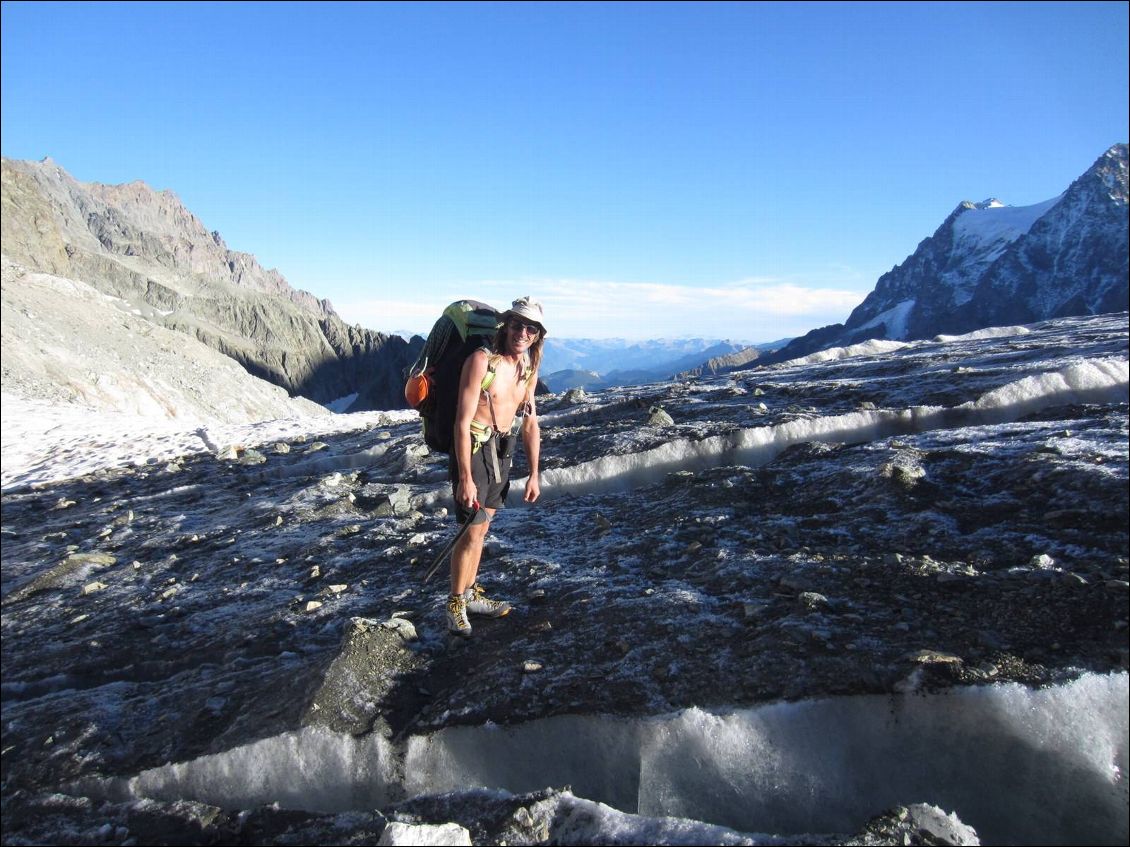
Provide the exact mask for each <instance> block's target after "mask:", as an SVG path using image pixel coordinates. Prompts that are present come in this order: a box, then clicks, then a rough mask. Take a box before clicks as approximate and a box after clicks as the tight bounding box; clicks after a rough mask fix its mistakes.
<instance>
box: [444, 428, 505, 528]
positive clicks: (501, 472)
mask: <svg viewBox="0 0 1130 847" xmlns="http://www.w3.org/2000/svg"><path fill="white" fill-rule="evenodd" d="M515 441H517V438H516V436H513V435H495V436H494V437H493V438H491V440H490V441H488V442H487V443H486V444H484V445H483V446H482V447H480V448H479V449H478V450H476V451H475V452H474V453H472V454H471V478H472V479H474V481H475V490H476V492H477V494H478V498H479V505H480V506H482V507H483V508H485V509H502V508H505V505H506V495H507V493H508V492H509V491H510V463H511V462H512V461H513V459H514V442H515ZM488 450H493V451H495V455H496V456H497V457H498V476H499V478H498V479H492V477H493V476H494V469H493V467H492V463H491V461H490V455H489V454H488V453H487V451H488ZM447 471H448V478H449V479H450V480H451V493H452V496H454V497H455V517H456V519H457V520H458V521H459V523H464V522H466V520H467V518H469V517H470V516H471V510H470V509H465V508H463V506H462V504H461V503H460V502H459V460H458V459H456V458H455V455H454V454H452V455H451V457H450V460H449V462H448V466H447Z"/></svg>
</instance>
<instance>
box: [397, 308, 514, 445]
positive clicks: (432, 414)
mask: <svg viewBox="0 0 1130 847" xmlns="http://www.w3.org/2000/svg"><path fill="white" fill-rule="evenodd" d="M500 323H501V315H500V313H499V312H498V311H497V310H495V309H494V308H492V307H491V306H488V305H487V304H486V303H480V302H478V301H477V300H456V301H455V302H454V303H452V304H451V305H449V306H448V307H447V308H446V309H444V310H443V314H442V315H440V317H439V320H437V321H436V322H435V326H433V327H432V331H431V332H430V333H428V340H427V341H426V342H425V343H424V349H423V350H422V351H421V353H420V356H419V357H418V358H417V359H416V363H415V364H414V365H412V367H411V368H410V369H409V371H408V381H407V382H406V383H405V386H404V399H405V400H407V401H408V405H409V406H411V407H412V408H413V409H415V410H416V411H418V412H419V413H420V420H421V421H422V422H423V425H424V442H425V443H426V444H427V445H428V447H429V448H430V449H432V450H435V451H437V452H439V453H450V452H451V448H452V442H453V440H454V431H455V412H456V407H457V406H458V404H459V379H460V377H461V376H462V373H463V363H464V362H465V361H467V357H468V356H470V355H471V354H472V353H474V352H475V351H476V350H479V349H481V348H483V347H487V348H489V347H490V345H491V341H492V340H493V339H494V335H495V333H496V332H497V331H498V327H499V324H500Z"/></svg>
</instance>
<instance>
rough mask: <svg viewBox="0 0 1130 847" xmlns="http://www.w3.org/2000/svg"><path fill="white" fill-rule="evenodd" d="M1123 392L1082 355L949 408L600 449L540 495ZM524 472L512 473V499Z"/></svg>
mask: <svg viewBox="0 0 1130 847" xmlns="http://www.w3.org/2000/svg"><path fill="white" fill-rule="evenodd" d="M1128 396H1130V367H1128V364H1127V362H1126V361H1125V360H1120V359H1107V360H1087V361H1081V362H1076V363H1072V364H1070V365H1067V366H1065V367H1063V368H1061V369H1059V370H1056V371H1050V372H1047V373H1043V374H1039V375H1035V376H1028V377H1024V378H1022V379H1019V380H1016V381H1015V382H1011V383H1008V384H1006V385H1003V386H1001V387H1000V388H996V389H993V390H991V391H988V392H986V393H985V394H983V395H982V396H981V397H979V398H977V399H976V400H973V401H970V402H967V403H962V404H960V405H958V406H955V407H952V408H945V407H940V406H915V407H911V408H908V409H898V410H864V411H858V412H850V413H848V414H844V415H829V416H825V417H816V418H812V419H803V418H801V419H796V420H792V421H787V422H785V423H781V424H776V425H773V426H764V427H753V428H747V429H742V430H738V431H736V432H734V433H730V434H727V435H719V436H712V437H709V438H704V439H701V440H697V441H693V440H689V439H674V440H672V441H670V442H668V443H666V444H663V445H661V446H659V447H655V448H652V449H650V450H645V451H641V452H637V453H628V454H624V455H618V456H604V457H601V458H599V459H596V460H593V461H590V462H583V463H580V464H577V465H573V466H571V467H567V468H559V469H554V470H547V471H544V472H542V474H541V486H542V495H543V496H544V497H550V498H552V497H554V496H558V495H561V494H572V495H580V494H591V493H594V492H601V491H612V490H623V489H626V488H633V487H637V486H642V485H646V484H651V483H655V482H659V481H661V480H662V479H663V478H664V477H665V476H666V475H667V474H669V473H673V472H677V471H680V470H692V471H693V470H699V469H701V468H707V467H714V466H719V465H722V464H744V465H749V466H751V467H757V466H759V465H763V464H765V463H767V462H770V461H772V460H773V459H774V458H775V457H776V456H778V455H780V453H781V452H782V451H784V450H785V449H786V448H788V447H790V446H792V445H795V444H802V443H804V442H809V441H820V442H843V443H847V444H857V443H864V442H868V441H874V440H876V439H879V438H885V437H890V436H892V435H904V434H909V433H922V432H928V431H930V430H934V429H944V428H947V429H948V428H956V427H962V426H972V425H987V424H1002V423H1008V422H1011V421H1015V420H1018V419H1020V418H1022V417H1024V416H1025V415H1030V414H1033V413H1035V412H1038V411H1040V410H1041V409H1045V408H1050V407H1053V406H1058V405H1062V404H1065V403H1121V402H1126V400H1127V398H1128ZM524 482H525V480H516V481H515V484H514V486H513V488H512V491H515V492H518V493H517V494H512V495H511V497H512V500H513V503H514V504H517V503H518V502H520V496H521V495H520V492H521V490H522V485H523V483H524Z"/></svg>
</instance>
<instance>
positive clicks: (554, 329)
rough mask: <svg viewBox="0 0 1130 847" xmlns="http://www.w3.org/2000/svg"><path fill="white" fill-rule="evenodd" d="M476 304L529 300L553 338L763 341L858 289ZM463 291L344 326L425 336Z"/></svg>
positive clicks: (580, 292) (356, 315)
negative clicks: (541, 309)
mask: <svg viewBox="0 0 1130 847" xmlns="http://www.w3.org/2000/svg"><path fill="white" fill-rule="evenodd" d="M465 291H473V292H474V296H475V297H476V298H478V299H481V300H484V301H486V302H488V303H491V304H492V305H494V306H495V307H497V308H500V309H501V308H505V307H506V306H508V305H509V303H510V301H511V300H512V299H514V298H515V297H520V296H522V295H525V294H529V295H531V296H533V297H535V298H537V299H539V300H541V302H542V303H543V304H544V306H545V311H546V324H547V325H548V326H549V328H550V332H551V333H553V334H554V335H556V336H558V337H585V338H604V337H629V338H646V337H652V338H659V337H673V336H687V335H694V336H703V337H710V338H735V339H743V340H750V341H769V340H775V339H778V338H782V337H787V336H793V335H801V334H803V333H805V332H807V331H808V330H810V329H814V328H816V327H818V326H824V325H826V324H829V323H835V322H839V321H843V320H844V319H845V318H846V317H847V316H848V314H849V313H850V311H851V310H852V309H853V308H854V307H855V306H857V305H858V304H859V303H860V302H861V301H862V300H863V298H864V297H865V296H866V293H867V292H866V291H865V290H859V289H844V288H837V287H833V286H831V285H823V286H821V285H805V284H803V283H800V282H796V281H790V280H784V279H780V278H772V277H760V278H747V279H742V280H737V281H735V282H733V283H728V284H722V285H714V286H701V287H699V286H690V285H671V284H663V283H652V282H617V281H608V280H578V279H527V280H485V281H482V282H479V283H474V284H472V285H468V286H466V288H465ZM462 296H468V295H467V294H466V293H459V292H456V291H454V290H449V291H448V292H447V293H446V294H442V293H440V294H438V295H437V294H436V293H430V294H429V295H428V299H427V300H426V301H424V300H421V299H418V298H413V299H407V298H404V299H397V298H382V299H373V300H365V301H359V302H353V303H349V304H342V306H341V307H339V311H340V312H341V313H342V314H343V315H344V316H345V317H346V319H347V320H349V321H351V322H359V323H361V324H362V325H363V326H367V327H370V328H373V329H381V330H386V331H390V330H402V329H412V330H416V331H420V332H426V331H427V330H428V329H430V327H431V324H432V322H433V321H434V320H435V318H436V316H437V315H438V314H439V312H440V310H442V308H443V306H444V305H446V304H447V303H448V302H450V301H451V300H455V299H458V298H459V297H462Z"/></svg>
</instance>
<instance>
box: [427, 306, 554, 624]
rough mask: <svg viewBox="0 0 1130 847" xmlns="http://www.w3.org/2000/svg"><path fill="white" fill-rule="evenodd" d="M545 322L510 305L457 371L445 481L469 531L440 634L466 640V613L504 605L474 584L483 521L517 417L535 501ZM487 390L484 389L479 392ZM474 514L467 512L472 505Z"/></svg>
mask: <svg viewBox="0 0 1130 847" xmlns="http://www.w3.org/2000/svg"><path fill="white" fill-rule="evenodd" d="M544 342H545V322H544V316H543V313H542V307H541V304H540V303H538V302H537V301H536V300H532V299H530V298H529V297H522V298H519V299H518V300H515V301H514V303H513V304H512V305H511V307H510V309H509V310H508V311H506V312H505V313H504V314H503V315H502V325H501V326H500V327H499V328H498V332H497V333H496V334H495V337H494V341H493V343H492V344H491V350H490V351H488V350H487V349H486V348H483V349H481V350H476V351H475V352H474V353H472V354H471V355H470V356H469V357H468V358H467V361H466V362H465V363H464V364H463V373H462V376H461V377H460V380H459V405H458V408H457V410H456V413H455V442H454V447H453V449H452V452H451V464H450V475H451V483H452V493H453V494H454V495H455V514H456V518H457V519H458V520H459V522H460V523H465V522H466V521H467V520H468V519H470V518H471V515H472V514H474V518H473V519H472V522H471V526H470V527H469V528H468V530H467V532H466V533H465V534H464V535H463V537H462V538H461V539H460V540H459V543H458V544H456V545H455V549H454V550H453V551H452V553H451V595H450V596H449V597H448V599H447V628H448V630H449V631H450V632H453V633H455V634H456V635H461V636H463V637H465V638H466V637H469V636H470V635H471V622H470V621H469V620H468V614H471V615H486V616H489V617H496V618H497V617H501V616H502V615H505V614H507V613H508V612H509V611H510V604H509V603H506V602H502V601H499V600H492V599H490V598H488V597H487V596H486V593H485V592H484V590H483V588H482V586H481V585H479V584H478V583H476V582H475V577H476V576H477V575H478V572H479V560H480V558H481V557H482V553H483V541H484V540H485V539H486V535H487V530H488V529H489V528H490V521H491V519H492V518H493V517H494V513H495V511H496V510H498V509H501V508H503V506H504V504H505V501H506V494H507V491H508V490H509V489H510V462H511V459H512V458H513V453H514V443H515V436H514V434H513V432H512V430H513V429H514V421H515V419H516V418H517V417H518V416H519V415H522V418H521V432H522V443H523V445H524V446H525V449H526V459H527V461H528V462H529V466H530V476H529V478H528V479H527V480H526V491H525V497H524V499H525V501H526V502H527V503H533V502H534V501H535V500H537V499H538V496H539V495H540V494H541V487H540V485H539V484H538V456H539V453H540V450H541V434H540V431H539V430H538V419H537V412H536V409H535V408H534V388H535V386H536V385H537V381H538V366H539V365H540V364H541V356H542V346H543V344H544ZM484 385H485V386H486V387H485V388H484V387H483V386H484ZM476 502H478V503H479V505H480V506H481V508H480V509H479V510H478V512H474V513H473V512H472V509H473V508H474V505H473V504H474V503H476Z"/></svg>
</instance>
